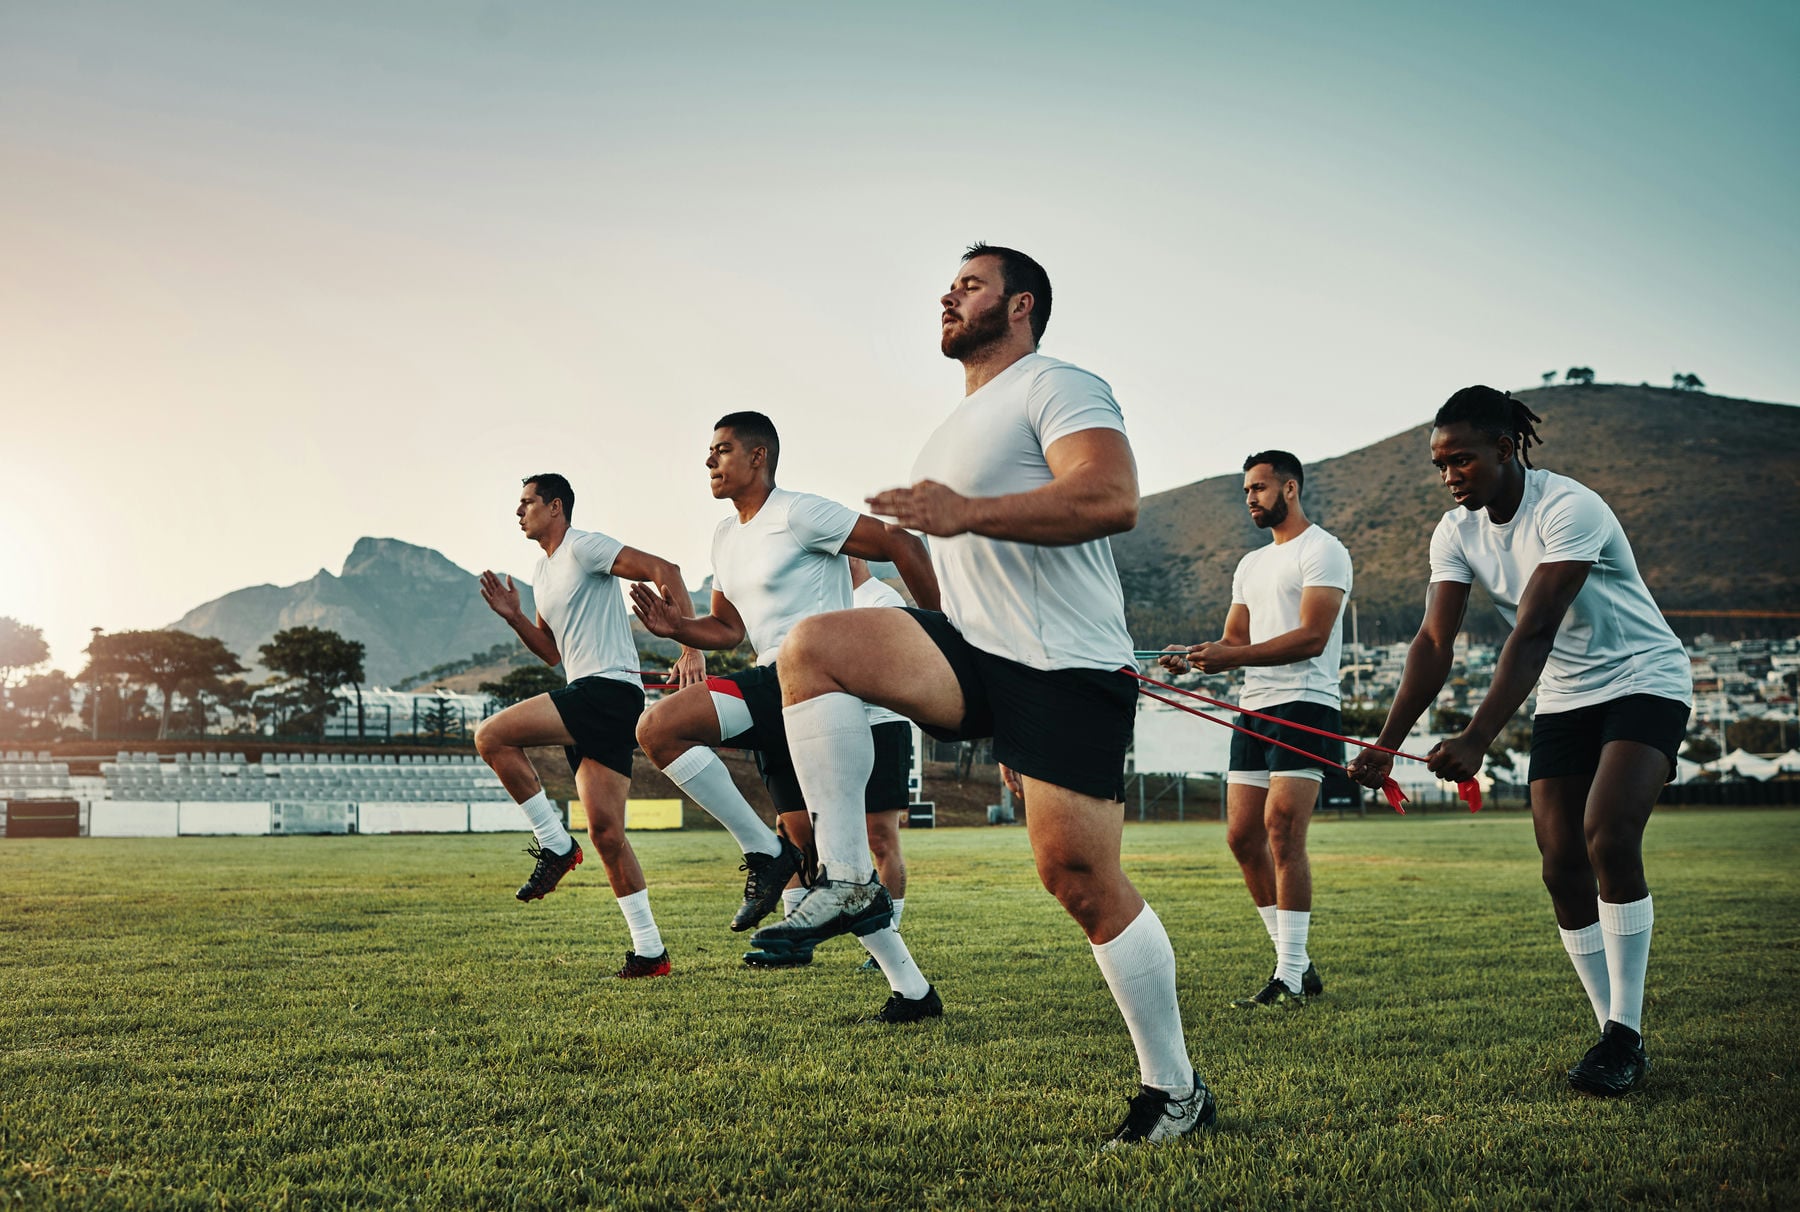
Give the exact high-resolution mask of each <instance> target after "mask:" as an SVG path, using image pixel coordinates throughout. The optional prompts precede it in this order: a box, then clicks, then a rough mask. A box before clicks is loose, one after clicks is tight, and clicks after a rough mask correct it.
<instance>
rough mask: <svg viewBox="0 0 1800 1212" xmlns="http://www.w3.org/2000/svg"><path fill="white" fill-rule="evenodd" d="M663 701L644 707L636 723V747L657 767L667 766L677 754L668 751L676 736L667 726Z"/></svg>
mask: <svg viewBox="0 0 1800 1212" xmlns="http://www.w3.org/2000/svg"><path fill="white" fill-rule="evenodd" d="M664 702H666V700H664ZM664 702H658V703H654V704H652V705H651V706H650V707H648V708H646V709H645V711H644V714H643V715H641V716H639V717H638V725H637V743H638V748H640V749H642V750H643V751H644V756H645V757H647V758H649V759H650V760H651V761H652V762H655V763H656V765H657V766H658V767H663V766H667V765H668V764H669V763H670V762H672V761H674V760H675V758H676V757H677V756H679V755H677V754H675V753H671V752H670V748H671V746H672V745H673V744H674V742H675V740H676V739H677V738H676V737H675V735H674V733H675V730H674V729H673V728H671V727H670V726H669V711H668V709H667V708H666V707H665V706H664Z"/></svg>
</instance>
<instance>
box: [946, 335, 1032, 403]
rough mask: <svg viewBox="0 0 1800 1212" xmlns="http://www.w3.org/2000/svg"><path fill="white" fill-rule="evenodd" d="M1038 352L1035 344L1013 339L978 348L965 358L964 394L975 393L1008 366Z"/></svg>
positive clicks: (963, 366)
mask: <svg viewBox="0 0 1800 1212" xmlns="http://www.w3.org/2000/svg"><path fill="white" fill-rule="evenodd" d="M1036 352H1037V347H1036V346H1035V345H1031V344H1028V343H1025V342H1022V341H1018V340H1013V339H1007V340H1001V341H996V342H994V343H993V344H992V345H985V346H983V347H982V348H980V349H978V350H976V351H975V352H974V353H972V354H970V355H969V356H968V357H966V358H964V359H963V364H962V368H963V394H964V395H965V396H972V395H974V394H975V393H976V392H978V391H980V390H981V389H982V388H983V387H986V386H987V385H988V384H989V383H991V382H993V380H994V378H995V376H997V375H998V374H999V373H1000V372H1001V371H1003V370H1005V369H1006V368H1007V367H1008V366H1011V365H1012V364H1013V363H1014V362H1017V361H1018V360H1019V359H1020V358H1023V357H1025V356H1027V355H1028V354H1034V353H1036Z"/></svg>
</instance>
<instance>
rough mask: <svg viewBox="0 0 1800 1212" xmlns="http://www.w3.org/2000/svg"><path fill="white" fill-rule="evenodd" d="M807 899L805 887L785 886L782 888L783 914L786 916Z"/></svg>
mask: <svg viewBox="0 0 1800 1212" xmlns="http://www.w3.org/2000/svg"><path fill="white" fill-rule="evenodd" d="M805 899H806V889H804V888H783V889H782V890H781V916H782V917H786V916H787V915H788V914H790V913H792V912H793V911H794V910H795V909H797V908H799V906H800V902H801V901H803V900H805Z"/></svg>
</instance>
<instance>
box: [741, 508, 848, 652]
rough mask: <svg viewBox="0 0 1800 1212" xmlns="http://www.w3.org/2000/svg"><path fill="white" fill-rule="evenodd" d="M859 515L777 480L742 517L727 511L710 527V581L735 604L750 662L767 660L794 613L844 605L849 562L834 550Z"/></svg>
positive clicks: (795, 616) (796, 615) (790, 627)
mask: <svg viewBox="0 0 1800 1212" xmlns="http://www.w3.org/2000/svg"><path fill="white" fill-rule="evenodd" d="M860 516H861V515H859V514H858V513H857V512H856V511H855V510H853V509H850V508H847V507H846V506H843V505H839V504H838V503H837V502H836V501H828V500H826V499H825V498H824V497H818V496H814V495H812V494H811V493H805V492H788V491H787V490H786V489H783V488H777V489H775V490H774V491H773V492H771V493H770V494H769V499H768V500H766V501H764V502H763V504H762V508H761V509H759V510H757V511H756V516H755V517H753V518H751V519H750V520H749V521H748V522H739V521H738V520H737V517H736V516H735V515H733V516H731V517H728V518H725V519H724V520H723V521H721V522H720V523H719V525H718V528H717V529H716V530H714V531H713V544H712V561H713V588H714V589H715V590H717V591H718V592H719V593H722V594H724V595H725V597H726V598H727V599H729V600H730V602H731V604H732V605H733V606H735V607H736V608H737V612H738V617H739V618H741V619H743V621H744V631H745V633H746V634H747V635H749V637H750V644H751V646H752V647H754V648H755V649H756V663H757V664H759V665H772V664H774V663H775V658H776V655H777V654H778V653H779V651H780V649H781V641H783V640H785V639H786V638H787V633H788V632H789V631H792V630H793V627H794V624H795V623H798V622H799V621H800V620H801V619H804V618H807V617H809V616H811V615H815V614H824V613H825V612H826V611H829V610H848V609H850V604H851V597H850V562H849V560H847V559H846V558H845V557H844V556H842V555H840V554H839V551H840V550H841V549H842V548H843V546H844V541H845V540H846V539H848V538H849V537H850V532H851V530H853V529H854V528H855V527H856V520H857V518H858V517H860Z"/></svg>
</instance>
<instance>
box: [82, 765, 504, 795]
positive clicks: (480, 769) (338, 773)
mask: <svg viewBox="0 0 1800 1212" xmlns="http://www.w3.org/2000/svg"><path fill="white" fill-rule="evenodd" d="M62 770H63V777H64V780H65V781H64V785H65V786H66V785H67V782H66V780H67V776H68V767H67V766H66V765H65V766H64V767H63V768H62ZM100 773H101V775H102V776H103V777H104V778H105V779H106V788H107V798H109V799H112V800H137V801H168V800H191V801H205V800H222V801H236V802H245V801H268V802H275V801H288V800H331V801H337V802H341V803H352V804H354V803H363V802H373V803H408V802H411V803H445V802H462V803H488V802H497V801H506V800H508V799H509V798H510V797H509V796H508V795H507V794H506V789H505V788H504V787H502V786H501V785H500V780H499V779H498V778H497V777H495V775H494V772H493V771H492V770H490V769H488V767H487V765H486V764H485V763H483V762H481V761H480V760H479V759H477V758H476V757H475V756H474V755H473V754H448V755H443V754H425V755H414V754H400V755H398V756H397V757H396V756H395V755H388V754H378V755H371V754H335V753H334V754H312V753H306V754H297V753H278V754H265V755H264V756H263V759H262V761H260V762H246V761H245V760H244V759H243V757H242V755H240V754H232V753H226V754H216V753H205V754H176V755H174V756H173V757H171V758H168V759H164V758H163V757H161V756H160V755H158V754H154V753H126V752H121V753H119V754H118V755H116V758H115V760H114V761H111V762H106V763H103V764H102V765H101V767H100Z"/></svg>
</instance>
